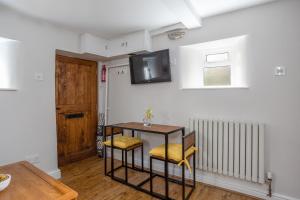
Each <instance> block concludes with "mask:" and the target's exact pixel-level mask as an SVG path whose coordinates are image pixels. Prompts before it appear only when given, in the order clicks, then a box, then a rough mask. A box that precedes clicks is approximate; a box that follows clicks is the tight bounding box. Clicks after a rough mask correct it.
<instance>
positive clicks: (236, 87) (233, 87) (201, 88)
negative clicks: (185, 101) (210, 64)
mask: <svg viewBox="0 0 300 200" xmlns="http://www.w3.org/2000/svg"><path fill="white" fill-rule="evenodd" d="M181 89H182V90H219V89H249V87H248V86H202V87H197V88H181Z"/></svg>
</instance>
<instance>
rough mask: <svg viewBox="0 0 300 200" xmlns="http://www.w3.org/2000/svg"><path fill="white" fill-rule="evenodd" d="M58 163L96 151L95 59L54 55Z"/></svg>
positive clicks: (83, 156) (61, 163) (72, 160)
mask: <svg viewBox="0 0 300 200" xmlns="http://www.w3.org/2000/svg"><path fill="white" fill-rule="evenodd" d="M55 77H56V80H55V82H56V84H55V85H56V86H55V87H56V123H57V152H58V165H59V166H62V165H64V164H67V163H70V162H74V161H78V160H81V159H84V158H86V157H89V156H91V155H95V154H96V131H97V62H94V61H87V60H81V59H77V58H69V57H64V56H60V55H57V56H56V75H55Z"/></svg>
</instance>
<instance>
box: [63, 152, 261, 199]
mask: <svg viewBox="0 0 300 200" xmlns="http://www.w3.org/2000/svg"><path fill="white" fill-rule="evenodd" d="M109 163H110V162H109ZM115 163H116V165H115V166H118V165H119V164H120V162H119V161H116V162H115ZM61 172H62V179H61V181H62V182H63V183H65V184H66V185H68V186H70V187H71V188H72V189H74V190H76V191H77V192H78V193H79V198H78V200H140V199H143V200H144V199H145V200H153V199H156V198H153V197H151V196H149V195H147V194H145V193H143V192H140V191H137V190H135V189H133V188H131V187H128V186H126V185H123V184H121V183H118V182H116V181H113V180H111V179H110V177H108V176H104V161H103V160H102V159H100V158H98V157H96V156H95V157H91V158H88V159H85V160H82V161H79V162H76V163H72V164H68V165H66V166H64V167H62V168H61ZM115 175H116V176H118V177H121V178H123V176H124V170H123V169H120V170H118V171H117V172H116V173H115ZM129 177H130V178H129V182H130V183H134V184H137V183H138V182H140V181H141V180H143V179H144V178H147V177H148V174H145V173H140V172H135V171H132V170H129ZM163 186H164V181H163V179H161V178H159V177H156V178H155V179H154V185H153V188H154V191H155V192H158V193H161V194H163V193H164V187H163ZM144 188H149V184H145V185H144ZM170 196H171V197H172V198H176V199H180V197H181V186H179V185H176V184H173V183H171V184H170ZM190 199H191V200H202V199H203V200H254V199H256V198H253V197H249V196H246V195H242V194H239V193H236V192H230V191H227V190H223V189H220V188H216V187H213V186H209V185H205V184H203V183H197V187H196V189H195V191H194V192H193V194H192V196H191V198H190Z"/></svg>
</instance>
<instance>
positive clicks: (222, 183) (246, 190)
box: [115, 154, 300, 200]
mask: <svg viewBox="0 0 300 200" xmlns="http://www.w3.org/2000/svg"><path fill="white" fill-rule="evenodd" d="M129 155H130V154H129ZM119 156H120V155H116V157H115V159H118V160H120V158H119ZM138 156H139V154H138V155H137V157H138ZM128 161H129V163H130V161H131V158H130V156H129V158H128ZM135 164H136V165H138V166H140V165H141V161H140V160H139V159H135ZM144 166H145V167H147V166H149V162H148V160H147V159H145V160H144ZM153 169H154V170H156V171H160V172H164V165H163V164H158V163H156V162H154V163H153ZM169 173H170V174H171V175H176V176H179V177H180V176H181V172H180V168H179V167H174V165H173V164H169ZM186 178H187V179H192V176H191V174H190V172H189V171H188V170H187V171H186ZM196 180H197V181H198V182H201V183H205V184H208V185H213V186H216V187H220V188H224V189H227V190H231V191H235V192H239V193H242V194H246V195H250V196H254V197H258V198H262V199H267V200H300V199H298V198H294V197H289V196H286V195H282V194H278V193H273V194H272V198H269V197H268V196H267V186H265V190H263V189H258V188H255V187H251V186H250V187H249V186H248V185H246V184H238V183H236V182H234V181H230V180H224V179H223V178H222V177H221V176H212V175H209V174H208V173H206V174H203V173H202V172H200V171H197V173H196ZM237 180H239V179H237Z"/></svg>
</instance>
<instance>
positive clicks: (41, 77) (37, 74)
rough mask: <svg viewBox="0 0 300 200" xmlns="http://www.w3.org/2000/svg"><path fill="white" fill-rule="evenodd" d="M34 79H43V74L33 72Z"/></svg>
mask: <svg viewBox="0 0 300 200" xmlns="http://www.w3.org/2000/svg"><path fill="white" fill-rule="evenodd" d="M34 79H35V80H37V81H43V80H44V74H43V73H40V72H35V73H34Z"/></svg>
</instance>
